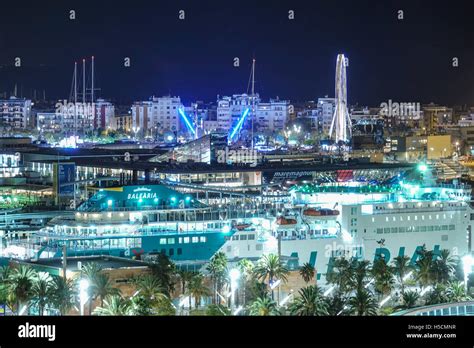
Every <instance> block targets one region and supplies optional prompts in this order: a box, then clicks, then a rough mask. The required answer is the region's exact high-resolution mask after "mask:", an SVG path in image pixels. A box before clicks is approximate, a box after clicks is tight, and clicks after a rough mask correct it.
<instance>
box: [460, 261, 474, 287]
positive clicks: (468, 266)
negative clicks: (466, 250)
mask: <svg viewBox="0 0 474 348" xmlns="http://www.w3.org/2000/svg"><path fill="white" fill-rule="evenodd" d="M462 264H463V271H464V287H465V289H466V294H467V291H468V286H467V283H468V281H469V275H470V274H471V273H472V266H474V257H473V256H472V255H466V256H464V257H463V258H462Z"/></svg>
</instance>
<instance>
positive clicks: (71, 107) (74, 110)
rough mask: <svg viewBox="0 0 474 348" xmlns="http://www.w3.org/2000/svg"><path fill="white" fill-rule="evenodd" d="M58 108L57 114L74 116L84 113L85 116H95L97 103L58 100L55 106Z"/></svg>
mask: <svg viewBox="0 0 474 348" xmlns="http://www.w3.org/2000/svg"><path fill="white" fill-rule="evenodd" d="M54 107H55V108H56V115H63V116H64V115H69V116H74V115H75V114H77V115H82V116H84V117H93V116H94V110H95V103H80V102H78V103H72V102H69V103H68V101H67V100H66V99H64V100H63V102H62V103H61V102H58V103H56V105H55V106H54Z"/></svg>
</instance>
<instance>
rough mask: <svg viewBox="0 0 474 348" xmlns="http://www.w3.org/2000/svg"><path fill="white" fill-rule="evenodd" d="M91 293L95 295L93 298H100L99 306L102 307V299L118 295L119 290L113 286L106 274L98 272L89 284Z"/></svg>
mask: <svg viewBox="0 0 474 348" xmlns="http://www.w3.org/2000/svg"><path fill="white" fill-rule="evenodd" d="M91 290H92V293H93V294H94V295H95V298H97V297H98V298H99V299H100V306H101V307H103V305H104V299H105V298H106V297H107V296H110V295H119V294H120V290H119V289H117V288H114V287H113V285H112V282H111V281H110V278H109V276H108V275H107V274H104V273H99V274H98V275H97V276H96V277H95V280H94V282H93V283H92V284H91Z"/></svg>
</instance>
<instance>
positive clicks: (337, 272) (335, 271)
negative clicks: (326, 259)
mask: <svg viewBox="0 0 474 348" xmlns="http://www.w3.org/2000/svg"><path fill="white" fill-rule="evenodd" d="M353 271H354V270H353V267H352V264H351V262H350V261H349V260H348V259H346V258H345V257H340V258H336V259H334V261H333V263H332V267H331V268H330V271H329V272H328V274H327V276H326V279H327V281H328V283H329V284H334V285H335V286H337V288H338V291H339V292H340V293H341V294H347V293H348V292H349V291H350V290H351V289H352V286H351V285H352V283H353Z"/></svg>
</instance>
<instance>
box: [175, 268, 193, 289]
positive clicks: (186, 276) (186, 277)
mask: <svg viewBox="0 0 474 348" xmlns="http://www.w3.org/2000/svg"><path fill="white" fill-rule="evenodd" d="M176 273H177V275H178V277H179V279H180V280H181V293H182V294H183V295H184V293H185V292H186V284H188V283H189V282H190V281H191V279H192V278H193V276H194V272H191V271H188V270H185V269H179V270H178V271H177V272H176Z"/></svg>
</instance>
